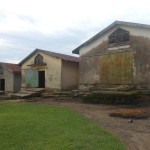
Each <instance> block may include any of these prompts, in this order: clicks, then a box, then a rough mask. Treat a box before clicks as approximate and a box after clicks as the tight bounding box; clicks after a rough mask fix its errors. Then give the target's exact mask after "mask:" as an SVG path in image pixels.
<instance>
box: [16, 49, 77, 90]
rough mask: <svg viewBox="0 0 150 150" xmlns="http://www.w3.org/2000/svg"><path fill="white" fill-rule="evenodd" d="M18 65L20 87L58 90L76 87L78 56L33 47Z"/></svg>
mask: <svg viewBox="0 0 150 150" xmlns="http://www.w3.org/2000/svg"><path fill="white" fill-rule="evenodd" d="M19 65H20V66H21V70H22V87H34V88H46V89H58V90H70V89H77V87H78V67H79V59H78V57H73V56H69V55H64V54H59V53H54V52H50V51H46V50H41V49H35V50H34V51H33V52H32V53H31V54H29V55H28V56H27V57H26V58H25V59H23V60H22V61H21V62H20V63H19Z"/></svg>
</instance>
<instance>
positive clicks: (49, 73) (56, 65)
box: [21, 52, 61, 89]
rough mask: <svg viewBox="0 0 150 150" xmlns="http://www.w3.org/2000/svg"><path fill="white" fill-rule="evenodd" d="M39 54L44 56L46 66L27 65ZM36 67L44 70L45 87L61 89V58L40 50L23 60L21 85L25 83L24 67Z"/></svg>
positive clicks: (32, 62)
mask: <svg viewBox="0 0 150 150" xmlns="http://www.w3.org/2000/svg"><path fill="white" fill-rule="evenodd" d="M38 54H40V55H42V56H43V58H44V63H46V66H37V67H36V66H33V67H32V66H29V65H31V64H34V59H35V57H36V56H37V55H38ZM31 68H32V69H38V70H44V71H45V87H46V88H52V89H61V59H60V58H56V57H52V56H48V55H46V54H44V53H42V52H38V53H36V54H34V55H33V56H32V57H31V58H29V59H28V60H27V61H25V62H24V63H23V64H22V66H21V69H22V85H24V84H25V83H24V82H25V70H26V69H31Z"/></svg>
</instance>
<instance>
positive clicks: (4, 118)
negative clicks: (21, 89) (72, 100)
mask: <svg viewBox="0 0 150 150" xmlns="http://www.w3.org/2000/svg"><path fill="white" fill-rule="evenodd" d="M0 149H1V150H124V149H125V147H124V145H123V144H122V143H121V142H120V140H119V139H118V138H116V137H115V136H114V135H112V134H111V133H109V132H107V131H106V130H104V129H103V128H101V127H100V126H99V125H97V124H96V123H93V122H91V121H89V120H88V119H86V118H84V117H83V116H82V115H80V114H79V113H76V112H74V111H72V110H69V109H66V108H62V107H56V106H51V105H40V104H32V103H8V102H0Z"/></svg>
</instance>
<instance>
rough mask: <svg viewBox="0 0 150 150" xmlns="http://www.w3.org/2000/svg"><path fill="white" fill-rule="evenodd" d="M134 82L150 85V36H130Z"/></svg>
mask: <svg viewBox="0 0 150 150" xmlns="http://www.w3.org/2000/svg"><path fill="white" fill-rule="evenodd" d="M131 48H132V50H133V51H134V67H133V76H134V80H133V82H134V84H137V85H149V86H150V38H145V37H142V36H131Z"/></svg>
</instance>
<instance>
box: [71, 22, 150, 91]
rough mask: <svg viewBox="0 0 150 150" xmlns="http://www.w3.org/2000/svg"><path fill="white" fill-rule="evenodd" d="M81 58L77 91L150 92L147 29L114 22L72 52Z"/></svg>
mask: <svg viewBox="0 0 150 150" xmlns="http://www.w3.org/2000/svg"><path fill="white" fill-rule="evenodd" d="M73 53H74V54H79V55H80V64H79V72H80V73H79V87H80V89H85V88H88V87H92V86H96V85H97V86H103V87H107V86H108V87H111V86H112V87H114V86H120V85H123V86H124V85H127V86H130V85H132V86H135V87H137V88H142V89H150V25H144V24H137V23H129V22H122V21H115V22H114V23H112V24H111V25H109V26H108V27H106V28H105V29H104V30H102V31H101V32H99V33H98V34H96V35H95V36H93V37H92V38H91V39H89V40H88V41H86V42H85V43H83V44H81V45H80V46H79V47H77V48H76V49H74V50H73Z"/></svg>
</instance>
